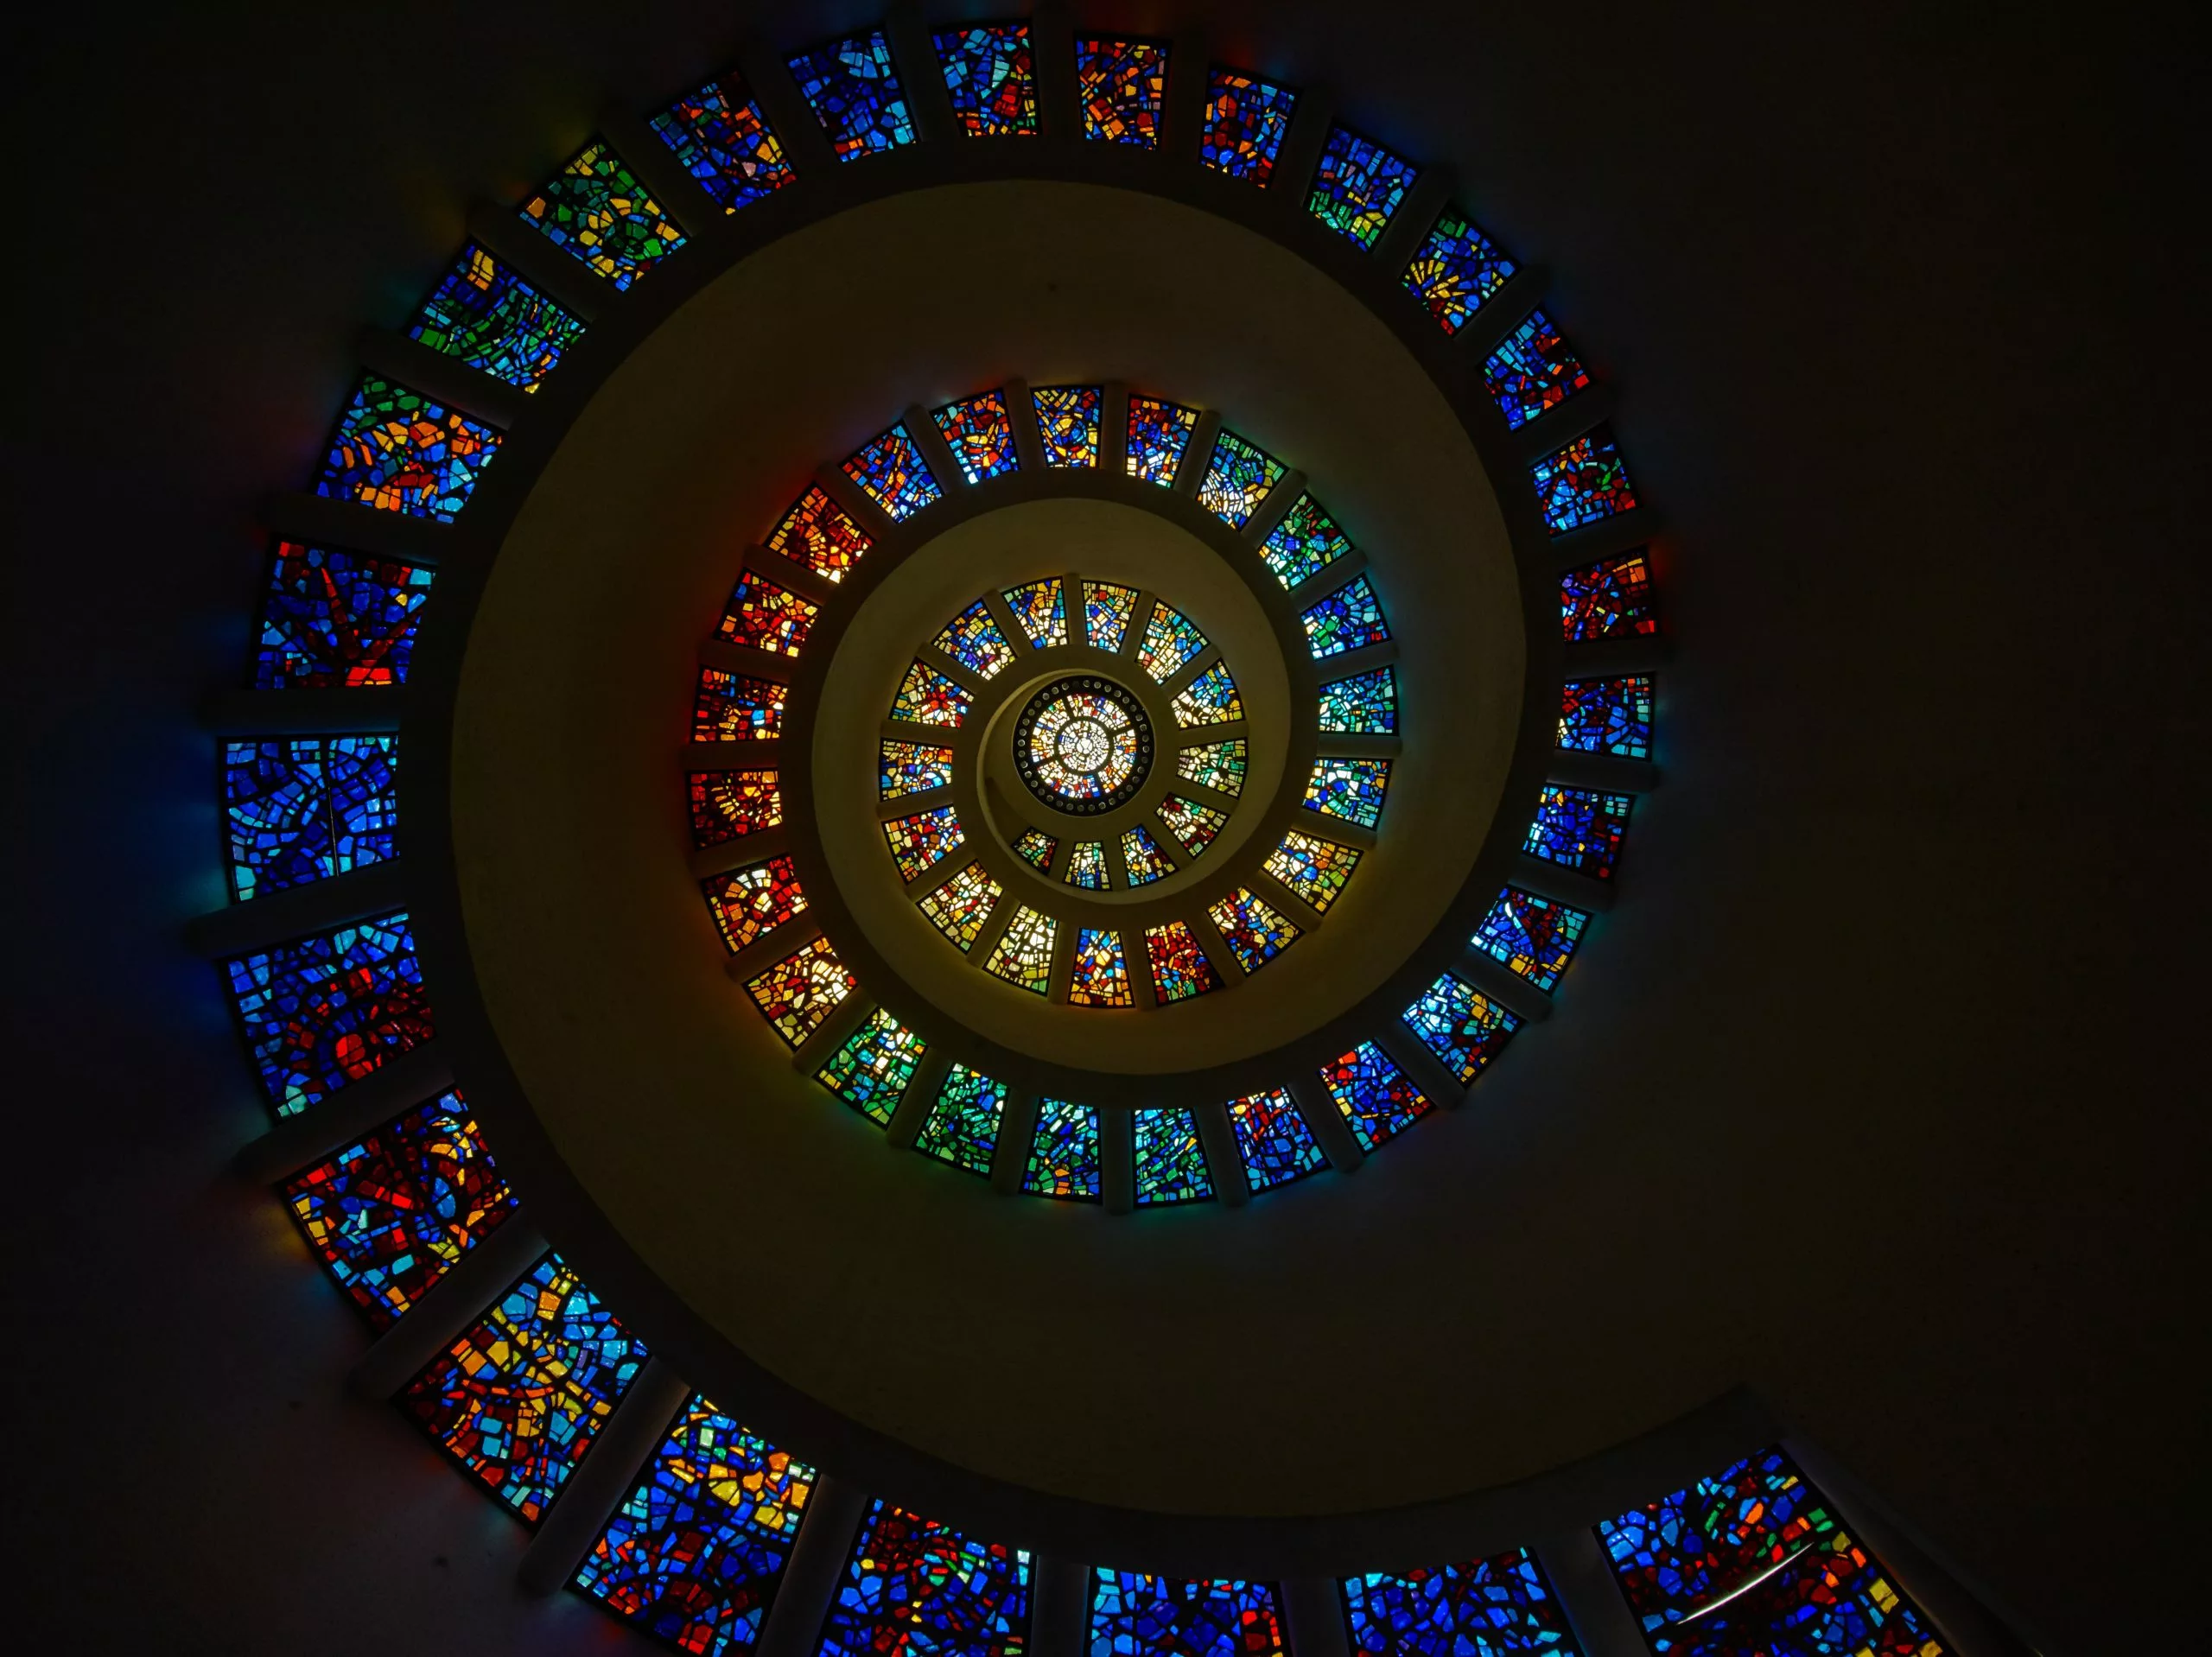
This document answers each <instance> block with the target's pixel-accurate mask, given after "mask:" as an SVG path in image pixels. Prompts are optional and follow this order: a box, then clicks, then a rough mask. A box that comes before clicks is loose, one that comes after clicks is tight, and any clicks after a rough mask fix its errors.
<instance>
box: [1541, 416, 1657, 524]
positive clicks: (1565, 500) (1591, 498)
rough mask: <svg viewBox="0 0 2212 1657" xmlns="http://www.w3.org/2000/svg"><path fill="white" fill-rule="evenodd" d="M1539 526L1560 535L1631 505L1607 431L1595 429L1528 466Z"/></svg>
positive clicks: (1624, 469)
mask: <svg viewBox="0 0 2212 1657" xmlns="http://www.w3.org/2000/svg"><path fill="white" fill-rule="evenodd" d="M1529 477H1530V479H1532V480H1533V481H1534V482H1535V486H1536V504H1537V505H1540V506H1541V507H1542V508H1543V511H1544V525H1545V527H1546V528H1547V529H1548V530H1551V532H1552V533H1553V534H1554V535H1565V534H1566V533H1567V531H1568V530H1579V529H1580V528H1581V527H1582V526H1583V525H1585V524H1600V523H1603V522H1604V521H1605V519H1607V518H1609V517H1612V516H1613V514H1614V513H1616V512H1625V511H1628V510H1629V509H1630V508H1631V507H1633V506H1634V505H1636V490H1635V488H1634V487H1633V486H1631V485H1630V482H1629V480H1628V465H1627V463H1626V462H1625V461H1624V460H1622V459H1621V451H1620V446H1619V445H1618V444H1617V443H1615V442H1614V441H1613V433H1612V428H1611V427H1610V426H1597V427H1593V428H1592V429H1591V430H1589V431H1586V432H1585V433H1584V434H1583V435H1581V436H1580V437H1578V438H1576V439H1575V440H1574V441H1573V442H1571V443H1568V444H1567V445H1566V446H1565V447H1563V448H1559V449H1556V450H1554V452H1553V453H1551V454H1547V455H1546V456H1544V458H1543V459H1542V460H1538V461H1537V462H1536V463H1535V465H1534V466H1532V467H1529Z"/></svg>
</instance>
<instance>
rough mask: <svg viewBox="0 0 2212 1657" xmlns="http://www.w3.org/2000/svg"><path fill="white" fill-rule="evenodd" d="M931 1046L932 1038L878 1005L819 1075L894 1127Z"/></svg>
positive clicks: (827, 1085) (841, 1095) (875, 1118)
mask: <svg viewBox="0 0 2212 1657" xmlns="http://www.w3.org/2000/svg"><path fill="white" fill-rule="evenodd" d="M928 1051H929V1044H928V1043H926V1042H925V1041H924V1040H923V1039H922V1038H920V1037H919V1036H918V1035H916V1034H915V1033H914V1032H912V1031H911V1030H909V1029H907V1028H906V1025H903V1024H901V1023H899V1020H898V1019H894V1018H893V1017H892V1016H891V1015H890V1014H889V1013H886V1012H885V1011H884V1010H883V1009H882V1008H881V1007H878V1008H876V1010H875V1011H874V1012H873V1013H869V1014H868V1022H867V1023H866V1024H864V1025H861V1027H860V1028H859V1029H858V1030H855V1032H853V1033H852V1034H851V1035H850V1036H848V1037H847V1038H845V1044H844V1045H843V1046H842V1047H840V1048H839V1049H838V1050H837V1051H836V1052H835V1053H834V1054H832V1055H831V1056H830V1058H829V1063H827V1064H824V1065H823V1067H822V1068H821V1069H820V1070H817V1071H816V1072H815V1073H814V1078H815V1080H816V1081H817V1082H821V1083H822V1085H823V1087H825V1088H827V1089H829V1091H830V1092H832V1093H834V1094H836V1095H837V1096H838V1097H839V1098H840V1099H842V1100H843V1101H845V1102H846V1103H847V1104H849V1105H850V1106H851V1107H852V1108H854V1109H855V1110H857V1111H859V1112H860V1113H861V1115H863V1116H866V1117H868V1119H869V1120H870V1121H874V1122H877V1123H880V1124H881V1125H883V1126H885V1127H888V1126H889V1125H890V1122H891V1113H892V1112H893V1111H894V1110H896V1109H898V1108H899V1097H900V1095H903V1094H904V1093H905V1092H906V1084H907V1083H908V1082H912V1080H913V1079H914V1067H915V1066H916V1065H918V1064H919V1063H921V1062H922V1058H923V1056H924V1055H925V1054H926V1053H927V1052H928Z"/></svg>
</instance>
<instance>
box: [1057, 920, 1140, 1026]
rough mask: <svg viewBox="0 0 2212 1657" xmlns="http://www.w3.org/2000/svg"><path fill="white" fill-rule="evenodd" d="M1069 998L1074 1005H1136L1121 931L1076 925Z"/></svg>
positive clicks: (1069, 980)
mask: <svg viewBox="0 0 2212 1657" xmlns="http://www.w3.org/2000/svg"><path fill="white" fill-rule="evenodd" d="M1068 1002H1069V1004H1070V1005H1071V1006H1135V1005H1136V996H1135V994H1133V993H1132V992H1131V990H1130V988H1129V965H1128V961H1127V960H1126V959H1125V958H1124V957H1123V955H1122V935H1121V934H1120V933H1119V932H1116V931H1113V930H1110V929H1107V928H1103V927H1091V926H1079V927H1077V929H1076V934H1075V969H1074V971H1073V972H1072V973H1071V975H1070V976H1069V979H1068Z"/></svg>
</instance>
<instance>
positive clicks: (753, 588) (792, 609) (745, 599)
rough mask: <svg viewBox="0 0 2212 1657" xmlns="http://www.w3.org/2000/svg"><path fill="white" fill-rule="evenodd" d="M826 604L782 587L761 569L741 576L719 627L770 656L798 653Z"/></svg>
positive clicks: (725, 635)
mask: <svg viewBox="0 0 2212 1657" xmlns="http://www.w3.org/2000/svg"><path fill="white" fill-rule="evenodd" d="M821 613H822V606H819V605H817V604H814V603H811V602H810V601H809V600H805V599H803V598H801V597H799V595H798V594H796V593H794V592H792V591H791V589H790V588H789V587H780V586H779V585H778V584H777V583H775V582H774V581H770V580H769V579H768V578H767V577H766V575H762V574H761V573H760V571H759V570H757V569H748V570H747V571H745V572H744V574H742V575H740V576H739V577H738V578H737V585H736V586H735V587H733V588H732V589H731V591H730V595H729V606H728V608H727V609H725V610H724V611H723V612H722V619H721V627H720V628H719V629H717V631H718V632H720V634H721V637H722V638H725V639H727V640H728V642H729V643H731V644H742V645H743V646H745V648H746V649H747V650H754V651H766V653H767V654H769V655H770V656H797V655H798V653H799V650H800V648H801V647H802V646H803V645H804V644H805V643H806V636H807V634H808V633H810V632H812V631H813V630H814V619H815V617H816V616H817V615H819V614H821Z"/></svg>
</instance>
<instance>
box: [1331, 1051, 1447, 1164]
mask: <svg viewBox="0 0 2212 1657" xmlns="http://www.w3.org/2000/svg"><path fill="white" fill-rule="evenodd" d="M1321 1082H1322V1085H1323V1086H1325V1087H1326V1088H1327V1089H1328V1090H1329V1097H1330V1098H1332V1099H1333V1100H1335V1101H1337V1108H1338V1111H1340V1112H1342V1113H1343V1115H1344V1122H1345V1125H1346V1126H1347V1127H1350V1128H1351V1136H1352V1138H1354V1139H1356V1140H1358V1141H1359V1148H1360V1149H1361V1150H1363V1151H1372V1150H1373V1149H1374V1148H1375V1147H1376V1146H1378V1145H1380V1144H1382V1143H1383V1140H1388V1139H1391V1138H1394V1137H1395V1136H1396V1135H1397V1134H1400V1133H1403V1132H1404V1131H1405V1130H1406V1129H1407V1128H1408V1127H1412V1126H1413V1125H1414V1123H1415V1122H1417V1121H1420V1120H1421V1118H1422V1117H1423V1116H1425V1115H1427V1114H1428V1111H1429V1102H1428V1096H1427V1095H1426V1094H1424V1093H1422V1092H1421V1089H1419V1088H1417V1087H1415V1086H1414V1084H1413V1083H1412V1082H1409V1081H1408V1080H1407V1078H1406V1073H1405V1072H1404V1071H1403V1070H1400V1069H1399V1068H1398V1067H1397V1066H1396V1065H1395V1064H1394V1063H1391V1062H1390V1056H1389V1054H1388V1053H1385V1052H1384V1051H1383V1050H1382V1049H1381V1048H1380V1047H1377V1046H1376V1044H1374V1043H1373V1042H1371V1041H1363V1042H1362V1043H1360V1044H1359V1045H1358V1046H1357V1047H1355V1048H1353V1049H1352V1050H1351V1051H1350V1052H1349V1053H1345V1054H1344V1055H1343V1056H1342V1057H1338V1058H1337V1059H1336V1060H1334V1061H1333V1062H1332V1063H1328V1064H1325V1065H1323V1066H1322V1067H1321Z"/></svg>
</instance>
